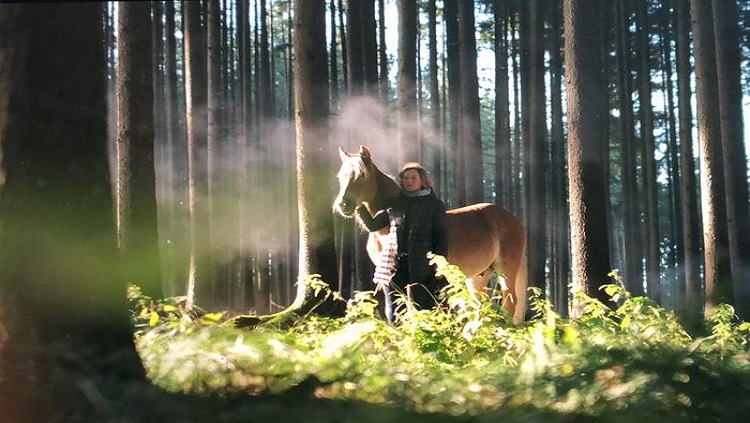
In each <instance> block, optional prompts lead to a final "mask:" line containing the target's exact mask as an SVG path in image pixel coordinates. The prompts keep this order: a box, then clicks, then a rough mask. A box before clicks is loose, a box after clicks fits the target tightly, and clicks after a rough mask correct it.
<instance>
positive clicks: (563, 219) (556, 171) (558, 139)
mask: <svg viewBox="0 0 750 423" xmlns="http://www.w3.org/2000/svg"><path fill="white" fill-rule="evenodd" d="M561 14H562V10H561V6H558V5H555V9H554V11H553V12H552V23H551V25H550V27H551V30H550V35H551V36H550V39H551V42H552V47H551V52H550V74H551V82H550V93H551V95H550V120H551V121H552V130H551V134H550V135H551V139H550V144H551V150H552V154H551V157H552V163H551V166H550V167H551V171H552V177H551V178H550V181H551V186H550V190H551V191H552V196H551V197H552V204H551V206H552V207H551V209H552V227H553V228H554V230H553V231H552V237H553V241H552V251H553V254H551V256H552V258H553V264H552V272H553V275H554V277H553V279H552V281H553V282H552V292H553V295H554V296H553V298H552V301H553V304H554V305H555V309H556V310H557V311H558V313H560V314H562V315H563V316H567V315H568V302H569V301H568V296H569V292H568V282H569V277H570V275H569V273H570V247H569V245H568V239H569V234H570V230H569V225H570V219H569V216H570V213H569V211H568V210H569V207H568V195H567V194H568V193H567V188H568V184H567V180H568V175H567V171H566V170H567V168H566V166H565V164H566V163H567V160H566V158H567V154H566V151H565V129H564V127H563V123H564V122H563V119H564V116H563V103H562V102H563V96H562V85H563V78H564V77H565V74H564V70H563V49H562V42H563V38H562V31H561V30H562V28H561Z"/></svg>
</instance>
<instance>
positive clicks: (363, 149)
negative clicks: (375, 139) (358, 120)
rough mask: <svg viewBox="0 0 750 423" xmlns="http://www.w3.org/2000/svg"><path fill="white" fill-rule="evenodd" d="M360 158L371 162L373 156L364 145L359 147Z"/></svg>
mask: <svg viewBox="0 0 750 423" xmlns="http://www.w3.org/2000/svg"><path fill="white" fill-rule="evenodd" d="M359 157H361V158H362V160H371V159H372V156H371V155H370V150H368V149H367V147H365V146H364V145H360V146H359Z"/></svg>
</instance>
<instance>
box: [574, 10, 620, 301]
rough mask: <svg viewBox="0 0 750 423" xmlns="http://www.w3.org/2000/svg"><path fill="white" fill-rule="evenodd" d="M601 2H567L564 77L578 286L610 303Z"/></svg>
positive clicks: (575, 269) (575, 266)
mask: <svg viewBox="0 0 750 423" xmlns="http://www.w3.org/2000/svg"><path fill="white" fill-rule="evenodd" d="M599 7H601V3H600V2H599V1H598V0H564V3H563V18H564V27H565V34H564V35H565V52H566V53H567V56H566V62H567V66H566V68H565V76H566V79H567V92H568V154H569V159H568V160H569V163H568V173H569V178H570V182H569V184H570V188H569V192H570V208H571V210H570V227H571V238H572V248H571V250H572V256H573V281H574V284H575V285H576V286H577V287H579V288H580V289H581V290H583V292H585V293H586V294H588V295H589V296H591V297H594V298H599V299H600V300H602V301H607V300H608V299H607V298H606V295H605V294H604V293H603V292H602V291H601V289H600V287H601V286H602V285H604V284H606V283H608V282H609V279H608V277H607V274H608V273H609V271H610V265H609V242H608V241H607V233H608V231H607V220H606V216H607V213H606V203H607V199H606V198H605V195H604V193H605V187H604V185H603V184H604V178H603V176H604V175H605V173H606V171H605V169H604V168H605V166H606V165H607V164H606V163H601V161H600V160H599V158H600V157H601V149H602V148H604V147H605V146H606V143H604V142H603V141H602V140H600V139H599V136H598V134H601V126H602V122H604V117H603V115H602V114H603V113H606V107H603V106H604V105H605V104H606V103H605V98H606V93H604V92H601V88H602V87H603V86H604V84H602V81H601V78H602V73H601V69H602V63H601V54H600V50H599V49H598V48H592V47H591V46H598V45H600V43H601V36H602V31H603V29H602V27H601V26H600V25H599V24H597V23H598V22H599V21H598V17H599V11H598V8H599Z"/></svg>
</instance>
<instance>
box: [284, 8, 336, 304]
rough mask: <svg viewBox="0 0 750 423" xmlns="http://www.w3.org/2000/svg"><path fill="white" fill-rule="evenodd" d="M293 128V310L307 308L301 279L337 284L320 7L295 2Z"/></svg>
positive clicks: (305, 292)
mask: <svg viewBox="0 0 750 423" xmlns="http://www.w3.org/2000/svg"><path fill="white" fill-rule="evenodd" d="M294 10H295V13H294V29H295V35H296V36H295V37H294V50H295V52H296V57H297V60H296V66H295V69H294V87H295V92H296V96H295V126H296V130H297V140H296V148H297V184H298V186H297V201H298V210H299V237H300V238H299V280H298V290H297V296H296V298H295V301H294V305H293V307H294V306H302V305H303V304H304V303H305V302H309V299H310V296H311V292H310V289H309V287H307V285H306V284H305V283H303V282H304V281H305V279H306V278H308V277H310V276H312V275H316V274H317V275H320V278H321V279H322V280H323V281H325V282H328V283H329V285H330V286H331V288H332V289H333V290H334V291H337V290H338V289H339V287H338V281H337V268H336V253H335V248H334V238H333V235H332V234H333V233H334V231H333V215H332V213H331V208H330V199H331V198H333V196H334V195H335V193H334V190H335V187H333V186H332V185H331V178H330V177H329V169H330V168H331V165H332V163H331V162H332V160H331V158H330V156H331V154H329V152H330V151H332V150H333V149H332V148H329V146H328V145H327V139H328V133H329V118H330V116H329V115H330V106H329V101H328V67H327V66H326V61H327V55H326V34H325V5H324V4H323V3H321V2H311V1H308V0H295V1H294Z"/></svg>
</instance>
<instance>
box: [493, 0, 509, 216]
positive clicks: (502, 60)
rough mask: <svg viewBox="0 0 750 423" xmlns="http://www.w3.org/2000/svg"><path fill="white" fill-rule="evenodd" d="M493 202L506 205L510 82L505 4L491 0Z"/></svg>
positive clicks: (499, 0)
mask: <svg viewBox="0 0 750 423" xmlns="http://www.w3.org/2000/svg"><path fill="white" fill-rule="evenodd" d="M494 4H495V15H494V24H495V28H494V30H495V32H494V35H495V39H494V49H495V98H496V100H495V116H494V117H495V196H496V197H495V202H496V203H497V204H498V205H501V206H504V207H506V208H510V204H511V203H512V198H513V197H512V195H513V186H512V184H511V179H512V173H511V164H510V161H511V136H510V85H509V79H508V78H509V75H510V72H508V38H507V22H508V16H507V15H508V12H509V10H508V8H507V7H506V5H505V2H503V1H501V0H496V1H495V3H494Z"/></svg>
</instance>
